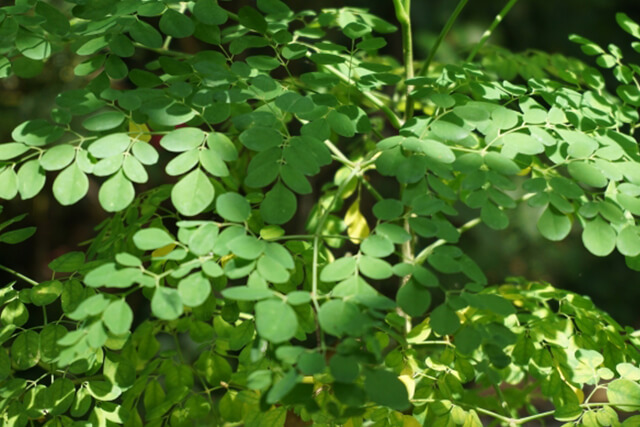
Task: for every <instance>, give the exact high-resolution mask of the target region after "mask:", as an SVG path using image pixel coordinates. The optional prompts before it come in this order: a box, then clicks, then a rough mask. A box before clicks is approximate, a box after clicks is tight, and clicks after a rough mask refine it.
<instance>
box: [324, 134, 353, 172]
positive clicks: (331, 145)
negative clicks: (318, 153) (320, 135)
mask: <svg viewBox="0 0 640 427" xmlns="http://www.w3.org/2000/svg"><path fill="white" fill-rule="evenodd" d="M324 145H326V146H327V148H329V150H330V151H331V152H332V153H333V154H334V155H335V156H336V157H337V158H338V160H339V161H340V162H341V163H343V164H345V165H347V166H349V167H350V168H353V167H354V166H355V164H354V163H353V162H352V161H351V160H349V158H347V156H346V155H345V154H344V153H343V152H342V151H341V150H340V149H339V148H338V147H336V146H335V144H334V143H333V142H331V141H329V140H328V139H327V140H325V141H324Z"/></svg>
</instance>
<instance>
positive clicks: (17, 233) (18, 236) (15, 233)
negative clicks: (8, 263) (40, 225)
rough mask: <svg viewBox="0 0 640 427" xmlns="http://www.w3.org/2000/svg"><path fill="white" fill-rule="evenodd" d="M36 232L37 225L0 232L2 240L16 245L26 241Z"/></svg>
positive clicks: (0, 239) (0, 240)
mask: <svg viewBox="0 0 640 427" xmlns="http://www.w3.org/2000/svg"><path fill="white" fill-rule="evenodd" d="M35 232H36V227H25V228H20V229H18V230H12V231H8V232H6V233H3V234H0V242H1V243H7V244H9V245H15V244H17V243H21V242H24V241H25V240H27V239H28V238H29V237H31V236H33V235H34V234H35Z"/></svg>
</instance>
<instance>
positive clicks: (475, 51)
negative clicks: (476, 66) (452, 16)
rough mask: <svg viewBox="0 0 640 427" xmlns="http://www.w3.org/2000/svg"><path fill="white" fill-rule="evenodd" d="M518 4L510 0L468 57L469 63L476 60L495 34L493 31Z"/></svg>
mask: <svg viewBox="0 0 640 427" xmlns="http://www.w3.org/2000/svg"><path fill="white" fill-rule="evenodd" d="M517 2H518V0H509V2H508V3H507V4H506V5H505V6H504V7H503V8H502V10H501V11H500V13H498V14H497V15H496V17H495V18H494V19H493V22H492V23H491V25H490V26H489V28H488V29H487V31H485V32H484V34H483V35H482V37H481V38H480V41H479V42H478V43H476V45H475V46H474V47H473V49H472V50H471V53H469V56H467V62H471V61H473V58H475V56H476V54H477V53H478V52H479V51H480V49H482V46H484V44H485V43H486V42H487V40H488V39H489V37H491V35H492V34H493V30H495V29H496V27H497V26H498V25H499V24H500V22H502V20H503V19H504V17H505V16H506V15H507V13H509V11H510V10H511V8H512V7H513V6H514V5H515V4H516V3H517Z"/></svg>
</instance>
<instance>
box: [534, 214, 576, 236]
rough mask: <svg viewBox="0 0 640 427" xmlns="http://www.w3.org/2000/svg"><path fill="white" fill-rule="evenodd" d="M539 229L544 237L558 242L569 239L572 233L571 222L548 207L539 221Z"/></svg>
mask: <svg viewBox="0 0 640 427" xmlns="http://www.w3.org/2000/svg"><path fill="white" fill-rule="evenodd" d="M537 227H538V230H539V231H540V234H542V236H544V237H545V238H547V239H549V240H552V241H554V242H558V241H560V240H562V239H564V238H565V237H567V235H568V234H569V232H570V231H571V220H570V219H569V217H567V216H566V215H562V214H559V213H556V211H555V210H554V209H553V208H552V207H551V206H548V207H547V208H546V209H545V211H544V212H543V213H542V215H541V216H540V218H539V219H538V223H537Z"/></svg>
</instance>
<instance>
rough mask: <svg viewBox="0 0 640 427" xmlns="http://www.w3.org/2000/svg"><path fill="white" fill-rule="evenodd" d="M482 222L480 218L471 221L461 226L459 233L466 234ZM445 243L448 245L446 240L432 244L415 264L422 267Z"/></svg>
mask: <svg viewBox="0 0 640 427" xmlns="http://www.w3.org/2000/svg"><path fill="white" fill-rule="evenodd" d="M481 222H482V220H481V219H480V218H474V219H472V220H471V221H468V222H466V223H465V224H463V225H462V226H460V228H458V232H459V233H464V232H465V231H467V230H469V229H471V228H473V227H475V226H476V225H478V224H480V223H481ZM445 243H447V241H446V240H444V239H438V240H436V241H435V242H433V243H432V244H430V245H429V246H427V247H426V248H424V249H423V250H422V251H420V253H419V254H418V256H416V258H415V260H414V261H413V263H414V264H416V265H420V264H422V263H424V262H425V261H426V260H427V258H428V257H429V255H431V253H432V252H433V250H434V249H435V248H437V247H439V246H442V245H444V244H445Z"/></svg>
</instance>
